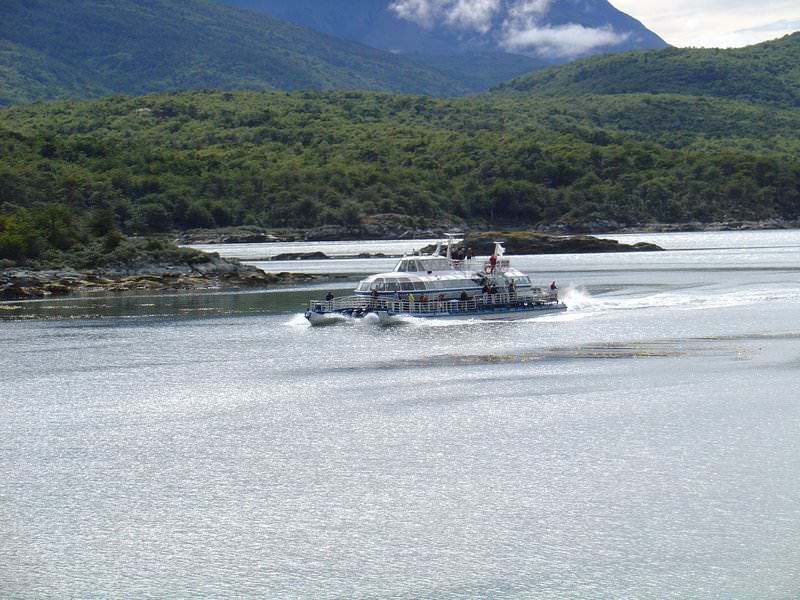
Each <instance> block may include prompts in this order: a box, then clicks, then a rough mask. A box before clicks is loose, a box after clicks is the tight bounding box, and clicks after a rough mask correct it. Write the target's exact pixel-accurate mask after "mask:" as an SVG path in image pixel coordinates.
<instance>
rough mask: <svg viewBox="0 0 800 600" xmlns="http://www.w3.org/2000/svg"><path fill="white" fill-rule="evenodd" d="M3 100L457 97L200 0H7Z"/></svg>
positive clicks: (393, 61) (360, 54) (423, 79)
mask: <svg viewBox="0 0 800 600" xmlns="http://www.w3.org/2000/svg"><path fill="white" fill-rule="evenodd" d="M0 16H1V17H2V18H0V85H1V86H2V87H0V103H4V104H7V103H10V102H18V101H24V100H31V99H36V98H56V97H91V96H98V95H108V94H116V93H126V94H140V93H145V92H149V91H161V90H170V89H177V88H222V89H247V88H249V89H259V88H265V87H266V88H277V89H284V90H291V89H365V90H382V91H397V92H409V93H425V94H431V95H438V96H443V95H457V94H460V93H463V92H464V91H465V88H464V86H462V85H461V84H459V83H457V82H456V81H454V80H452V79H448V78H447V77H446V76H444V75H442V74H441V73H440V72H438V71H436V70H433V69H429V68H426V67H423V66H420V65H418V64H416V63H413V62H411V61H409V60H408V59H406V58H404V57H401V56H397V55H393V54H391V53H388V52H382V51H379V50H376V49H373V48H368V47H366V46H363V45H360V44H356V43H353V42H349V41H342V40H338V39H334V38H332V37H329V36H326V35H322V34H320V33H317V32H315V31H312V30H310V29H306V28H304V27H300V26H298V25H295V24H292V23H288V22H286V21H282V20H279V19H275V18H271V17H269V16H267V15H256V14H253V13H251V12H248V11H243V10H238V9H234V8H230V7H226V6H223V5H222V4H220V3H217V2H210V1H206V0H115V1H114V2H106V1H103V0H39V1H37V2H29V1H27V0H3V3H2V7H0Z"/></svg>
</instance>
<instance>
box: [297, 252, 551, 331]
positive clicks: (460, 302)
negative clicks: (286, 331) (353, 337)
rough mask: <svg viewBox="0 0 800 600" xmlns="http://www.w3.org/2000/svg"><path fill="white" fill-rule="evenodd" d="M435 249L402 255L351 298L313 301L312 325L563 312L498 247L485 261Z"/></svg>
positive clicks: (309, 314) (517, 316) (310, 309)
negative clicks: (455, 255)
mask: <svg viewBox="0 0 800 600" xmlns="http://www.w3.org/2000/svg"><path fill="white" fill-rule="evenodd" d="M450 246H451V244H448V245H447V255H446V256H441V255H440V253H439V251H438V248H437V251H436V252H435V253H434V254H433V255H431V256H417V255H414V256H404V257H403V258H401V259H400V260H399V262H398V263H397V266H395V268H394V271H391V272H388V273H378V274H376V275H370V276H369V277H367V278H366V279H363V280H361V281H360V282H359V284H358V285H357V286H356V288H355V290H354V293H353V295H351V296H346V297H341V298H332V297H331V296H329V297H328V298H326V299H325V300H313V301H311V302H310V303H309V307H308V310H307V311H306V313H305V316H306V318H307V319H308V320H309V322H311V324H312V325H321V324H327V323H333V322H336V321H338V320H345V319H358V318H364V317H370V318H376V319H377V320H379V321H380V322H383V323H386V322H390V321H391V320H393V319H397V318H403V317H423V318H426V319H427V318H435V319H446V318H462V319H464V318H476V319H496V320H511V319H527V318H530V317H533V316H537V315H540V314H543V313H548V312H554V311H561V310H566V308H567V307H566V305H565V304H564V303H563V302H561V301H560V300H559V298H558V290H557V289H555V285H553V286H552V287H551V289H545V290H543V289H542V288H539V287H534V285H533V284H532V283H531V279H530V277H528V276H527V275H526V274H525V273H522V272H521V271H518V270H517V269H514V268H512V267H511V264H510V261H509V260H508V259H507V258H506V257H505V256H504V252H505V250H504V249H503V246H502V243H500V242H495V248H494V252H493V253H492V255H491V256H490V257H488V258H485V259H478V258H472V257H467V258H466V259H463V260H458V259H454V258H452V257H451V254H450Z"/></svg>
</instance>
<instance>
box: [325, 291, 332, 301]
mask: <svg viewBox="0 0 800 600" xmlns="http://www.w3.org/2000/svg"><path fill="white" fill-rule="evenodd" d="M325 300H327V301H328V302H330V301H331V300H333V292H328V295H327V296H325Z"/></svg>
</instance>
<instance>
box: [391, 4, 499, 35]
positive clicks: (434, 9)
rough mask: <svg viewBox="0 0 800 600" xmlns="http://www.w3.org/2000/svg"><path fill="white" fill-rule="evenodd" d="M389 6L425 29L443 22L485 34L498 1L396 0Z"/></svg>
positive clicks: (400, 15)
mask: <svg viewBox="0 0 800 600" xmlns="http://www.w3.org/2000/svg"><path fill="white" fill-rule="evenodd" d="M389 9H390V10H392V11H394V13H395V14H396V15H397V16H398V17H400V18H401V19H405V20H407V21H412V22H414V23H416V24H417V25H420V26H421V27H425V28H428V29H430V28H432V27H435V26H438V25H441V24H443V23H444V24H447V25H449V26H451V27H455V28H458V29H461V30H464V31H477V32H480V33H486V32H487V31H489V29H491V26H492V18H493V17H494V15H495V14H496V13H497V12H498V10H499V9H500V0H396V1H395V2H392V3H391V4H390V5H389Z"/></svg>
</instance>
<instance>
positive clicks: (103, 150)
mask: <svg viewBox="0 0 800 600" xmlns="http://www.w3.org/2000/svg"><path fill="white" fill-rule="evenodd" d="M797 131H800V113H799V112H798V111H797V110H796V109H792V108H779V107H773V106H769V105H763V104H753V103H746V102H742V101H734V100H724V99H713V98H697V97H689V96H669V95H646V94H628V95H616V96H581V97H574V98H568V99H561V98H539V99H534V98H525V97H511V96H506V95H500V96H486V97H481V98H471V99H459V100H435V99H431V98H427V97H420V96H398V95H389V94H371V93H365V92H336V93H334V92H330V93H323V92H315V93H310V92H296V93H289V94H287V93H271V92H182V93H170V94H163V95H150V96H142V97H136V98H131V97H112V98H108V99H104V100H96V101H89V102H82V103H72V102H55V103H34V104H29V105H23V106H15V107H11V108H7V109H4V110H2V111H0V202H5V203H7V204H9V205H14V206H16V207H22V208H31V207H36V206H40V205H43V204H48V203H57V204H59V205H61V206H66V207H69V208H70V210H72V211H73V213H74V214H76V215H79V216H81V218H82V219H84V220H85V218H84V216H85V215H102V218H101V217H100V216H97V217H96V219H97V222H96V227H97V228H99V229H98V230H100V229H103V228H105V230H106V231H107V230H108V229H109V228H112V227H113V228H118V229H120V230H122V231H123V232H125V233H127V234H148V233H158V232H164V231H170V230H176V229H188V228H194V227H213V226H228V225H248V224H249V225H261V226H264V227H312V226H317V225H323V224H335V223H341V224H352V223H356V222H358V221H360V220H361V219H364V218H368V217H371V216H374V215H379V214H385V213H391V214H396V215H405V216H406V217H407V218H409V219H412V220H413V221H414V222H415V223H424V222H427V221H429V220H431V219H438V220H448V219H449V220H451V221H453V222H460V221H461V220H465V221H467V222H469V223H475V224H486V225H498V226H499V225H502V226H513V225H518V226H530V225H535V224H538V223H557V222H561V223H567V224H581V223H586V222H589V221H594V220H615V221H617V222H620V223H643V222H648V221H666V222H681V221H710V220H731V219H766V218H785V219H796V218H798V216H800V159H799V158H798V157H800V139H799V138H798V135H797V133H796V132H797ZM6 212H7V211H6ZM20 218H21V217H20ZM11 229H12V228H10V227H9V226H6V228H5V230H6V231H11ZM10 235H11V234H8V236H10ZM34 247H35V244H34Z"/></svg>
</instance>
